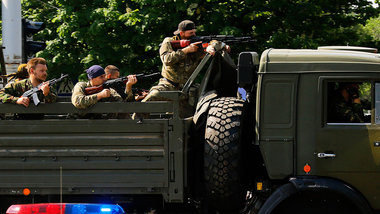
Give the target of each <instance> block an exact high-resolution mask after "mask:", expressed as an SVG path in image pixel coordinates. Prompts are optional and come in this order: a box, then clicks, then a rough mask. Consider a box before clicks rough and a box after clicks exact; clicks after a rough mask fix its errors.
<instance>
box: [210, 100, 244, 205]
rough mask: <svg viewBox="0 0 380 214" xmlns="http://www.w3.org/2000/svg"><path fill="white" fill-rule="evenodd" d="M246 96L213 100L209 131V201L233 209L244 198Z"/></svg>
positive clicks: (211, 203)
mask: <svg viewBox="0 0 380 214" xmlns="http://www.w3.org/2000/svg"><path fill="white" fill-rule="evenodd" d="M243 102H244V101H243V100H241V99H238V98H235V97H222V98H218V99H215V100H213V101H212V103H211V105H210V110H209V112H208V118H207V123H206V131H205V144H204V181H205V191H206V192H205V193H206V197H207V200H208V205H209V206H210V205H211V206H212V207H213V208H217V210H218V211H219V212H222V213H223V212H233V211H235V213H236V210H238V209H239V208H240V207H241V204H242V202H243V201H244V196H245V195H244V193H243V188H242V187H243V185H242V183H243V180H242V177H243V176H242V164H241V162H242V155H241V154H242V145H241V142H240V136H241V130H240V125H241V115H242V109H243Z"/></svg>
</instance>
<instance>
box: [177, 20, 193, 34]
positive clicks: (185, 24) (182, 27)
mask: <svg viewBox="0 0 380 214" xmlns="http://www.w3.org/2000/svg"><path fill="white" fill-rule="evenodd" d="M192 29H195V24H194V22H193V21H190V20H183V21H182V22H180V23H179V24H178V29H177V30H176V31H174V35H177V34H179V32H180V31H187V30H192Z"/></svg>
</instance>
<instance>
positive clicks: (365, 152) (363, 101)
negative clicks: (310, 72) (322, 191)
mask: <svg viewBox="0 0 380 214" xmlns="http://www.w3.org/2000/svg"><path fill="white" fill-rule="evenodd" d="M319 85H320V88H322V89H323V90H320V92H321V93H320V95H321V111H320V112H321V114H322V115H323V116H322V117H321V119H322V121H321V122H322V123H321V127H320V129H319V131H317V135H316V136H317V141H316V148H315V149H316V151H315V153H314V155H315V160H316V162H315V163H316V171H317V172H316V174H318V175H319V176H326V177H332V178H336V179H339V180H342V181H344V182H346V183H347V184H349V185H351V186H353V187H354V188H355V189H357V190H359V191H360V192H361V193H362V194H363V195H365V196H367V200H368V201H369V202H370V204H371V205H372V207H373V208H375V209H379V208H380V191H379V190H380V182H379V181H380V81H379V83H377V82H376V81H372V80H368V79H367V80H366V79H363V78H360V77H358V78H351V79H348V78H341V79H339V78H335V77H334V79H332V78H326V79H323V78H321V79H320V84H319Z"/></svg>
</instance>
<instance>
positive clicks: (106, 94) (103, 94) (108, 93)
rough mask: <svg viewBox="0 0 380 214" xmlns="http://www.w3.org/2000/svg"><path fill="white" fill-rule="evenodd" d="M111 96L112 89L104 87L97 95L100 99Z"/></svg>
mask: <svg viewBox="0 0 380 214" xmlns="http://www.w3.org/2000/svg"><path fill="white" fill-rule="evenodd" d="M110 96H111V91H110V90H109V89H108V88H106V89H103V90H102V91H101V92H99V93H98V94H97V95H96V97H97V98H98V100H100V99H103V98H107V97H110Z"/></svg>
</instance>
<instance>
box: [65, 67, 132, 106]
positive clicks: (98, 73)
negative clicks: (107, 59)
mask: <svg viewBox="0 0 380 214" xmlns="http://www.w3.org/2000/svg"><path fill="white" fill-rule="evenodd" d="M87 77H88V79H89V81H88V82H78V83H77V84H76V85H75V86H74V89H73V94H72V96H71V102H72V103H73V105H74V106H75V107H77V108H79V109H86V108H88V107H90V106H93V105H95V104H96V103H97V102H98V101H106V102H115V101H116V102H117V101H123V99H122V98H121V96H120V95H119V94H118V93H117V92H116V91H115V90H114V89H112V88H107V87H103V83H105V82H106V74H105V72H104V69H103V68H102V67H101V66H99V65H93V66H91V67H90V68H89V69H87ZM136 83H137V79H136V77H135V75H129V76H128V77H126V91H125V93H126V94H128V96H127V98H126V99H125V100H126V101H131V99H132V97H133V95H132V85H134V84H136ZM91 87H92V89H93V90H92V91H91V92H88V91H87V92H86V89H87V88H91ZM95 89H96V90H95Z"/></svg>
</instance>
